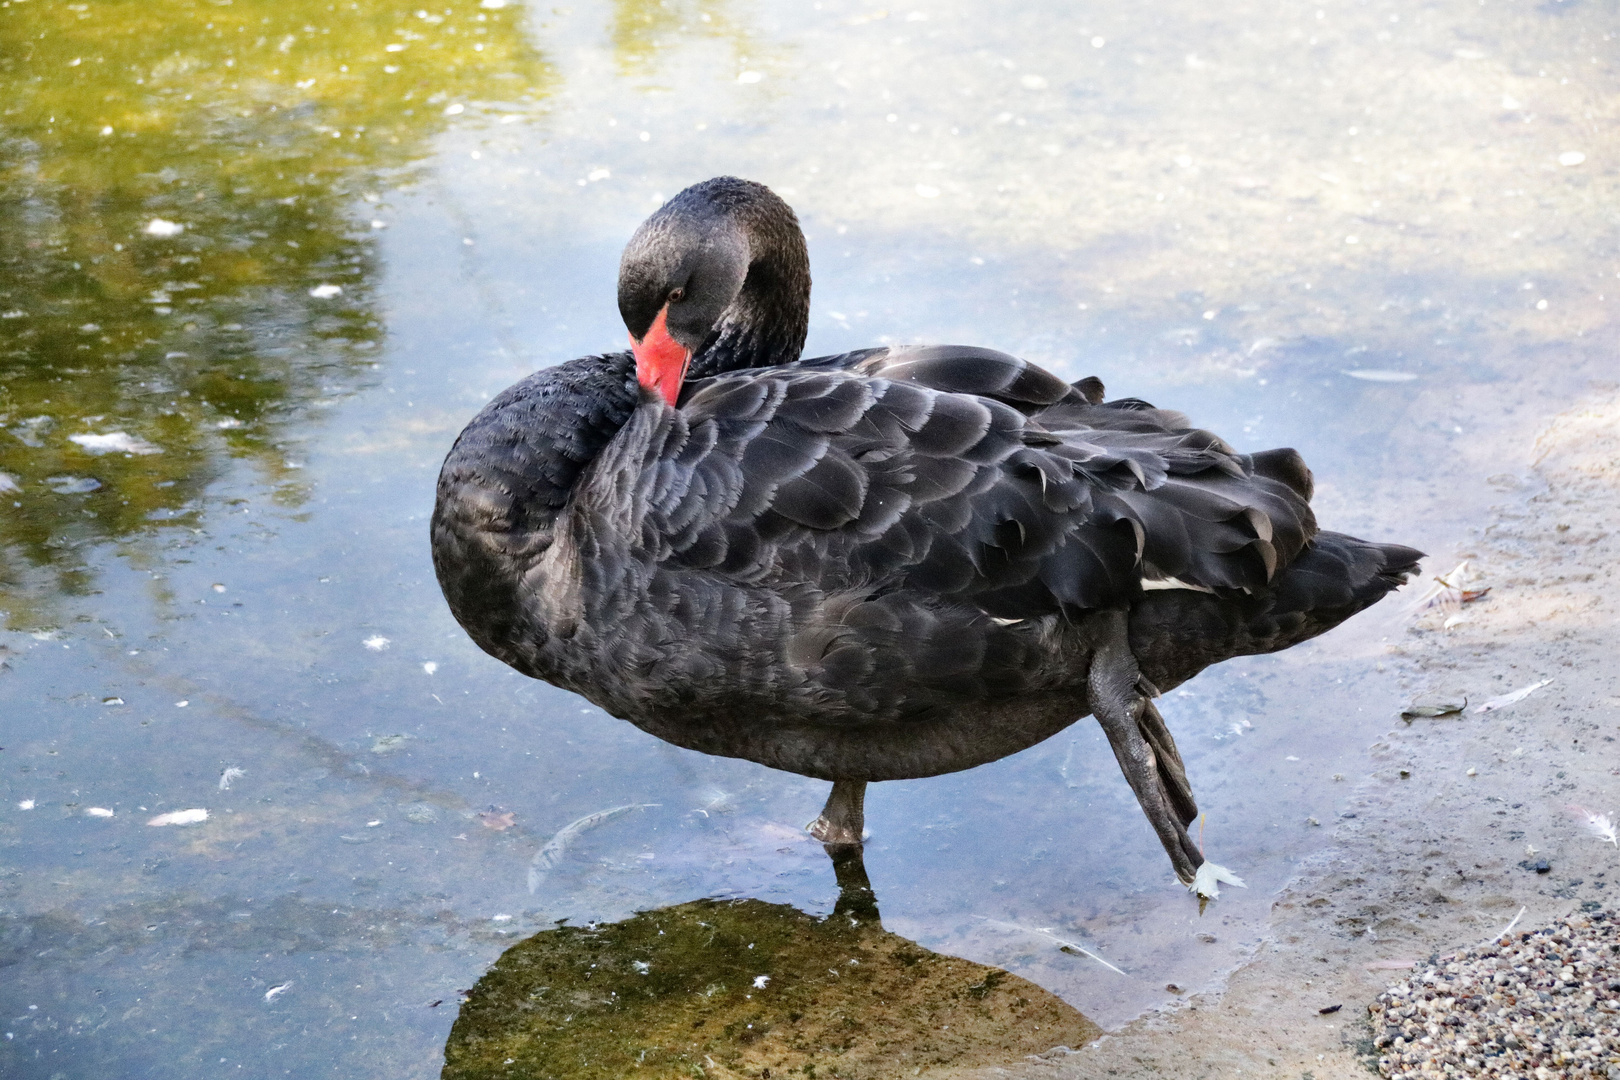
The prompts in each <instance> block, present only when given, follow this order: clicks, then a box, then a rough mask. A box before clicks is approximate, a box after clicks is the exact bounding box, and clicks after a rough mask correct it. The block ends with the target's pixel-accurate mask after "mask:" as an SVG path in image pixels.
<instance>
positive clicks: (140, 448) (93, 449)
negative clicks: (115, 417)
mask: <svg viewBox="0 0 1620 1080" xmlns="http://www.w3.org/2000/svg"><path fill="white" fill-rule="evenodd" d="M68 442H71V443H78V444H79V445H80V446H82V447H84V448H85V449H86V450H88V451H90V453H92V454H161V453H163V451H162V450H160V449H158V448H157V447H155V446H153V445H152V444H151V443H149V442H147V441H146V440H145V439H137V438H136V437H135V436H133V435H128V434H125V433H124V432H122V431H109V432H107V434H105V435H69V436H68Z"/></svg>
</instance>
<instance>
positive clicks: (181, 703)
mask: <svg viewBox="0 0 1620 1080" xmlns="http://www.w3.org/2000/svg"><path fill="white" fill-rule="evenodd" d="M190 704H191V702H189V701H177V702H175V703H174V707H175V708H177V709H183V708H185V707H186V706H187V705H190Z"/></svg>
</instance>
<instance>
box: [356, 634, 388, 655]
mask: <svg viewBox="0 0 1620 1080" xmlns="http://www.w3.org/2000/svg"><path fill="white" fill-rule="evenodd" d="M360 644H362V645H364V646H365V647H366V648H368V649H370V650H371V651H372V652H382V651H383V650H384V649H386V648H388V646H389V640H388V639H387V638H385V637H383V636H382V635H381V634H372V635H371V636H370V637H368V638H366V640H364V641H362V642H361V643H360Z"/></svg>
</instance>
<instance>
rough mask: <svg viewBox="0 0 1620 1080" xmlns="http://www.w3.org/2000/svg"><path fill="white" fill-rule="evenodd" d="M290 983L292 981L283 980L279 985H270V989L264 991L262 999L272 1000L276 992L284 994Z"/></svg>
mask: <svg viewBox="0 0 1620 1080" xmlns="http://www.w3.org/2000/svg"><path fill="white" fill-rule="evenodd" d="M291 985H292V983H290V982H284V983H282V984H281V985H279V986H272V987H271V988H270V989H268V990H266V991H265V992H264V1000H266V1001H274V1000H275V997H276V995H277V994H285V993H286V992H287V988H288V987H289V986H291Z"/></svg>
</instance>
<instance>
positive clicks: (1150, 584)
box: [1142, 577, 1215, 593]
mask: <svg viewBox="0 0 1620 1080" xmlns="http://www.w3.org/2000/svg"><path fill="white" fill-rule="evenodd" d="M1154 589H1189V590H1191V591H1193V592H1203V593H1213V592H1214V591H1215V590H1214V589H1211V588H1210V587H1209V586H1207V585H1193V584H1190V583H1188V582H1185V581H1182V580H1181V579H1180V578H1173V577H1167V578H1157V579H1152V578H1143V579H1142V590H1143V591H1144V592H1149V591H1152V590H1154Z"/></svg>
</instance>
